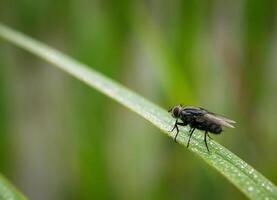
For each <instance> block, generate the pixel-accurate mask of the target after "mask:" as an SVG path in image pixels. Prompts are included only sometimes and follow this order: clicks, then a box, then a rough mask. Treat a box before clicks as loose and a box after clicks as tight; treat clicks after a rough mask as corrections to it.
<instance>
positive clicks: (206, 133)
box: [204, 131, 210, 152]
mask: <svg viewBox="0 0 277 200" xmlns="http://www.w3.org/2000/svg"><path fill="white" fill-rule="evenodd" d="M207 135H208V137H209V134H208V131H205V136H204V141H205V145H206V148H207V150H208V152H210V151H209V147H208V144H207Z"/></svg>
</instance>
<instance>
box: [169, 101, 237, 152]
mask: <svg viewBox="0 0 277 200" xmlns="http://www.w3.org/2000/svg"><path fill="white" fill-rule="evenodd" d="M168 112H170V113H171V115H172V117H174V118H175V119H176V121H175V124H174V127H173V128H172V130H171V131H170V132H172V131H174V129H176V130H177V133H176V135H175V137H174V141H175V142H176V139H177V136H178V133H179V127H178V126H187V125H189V126H190V130H189V140H188V143H187V147H189V143H190V138H191V136H192V134H193V132H194V130H195V129H199V130H202V131H205V135H204V142H205V145H206V148H207V150H208V152H209V147H208V144H207V136H208V137H210V136H209V133H212V134H220V133H221V132H222V127H228V128H235V127H234V126H233V125H232V124H234V123H236V122H235V121H233V120H230V119H227V118H225V117H223V116H220V115H217V114H215V113H212V112H209V111H207V110H205V109H204V108H198V107H192V106H182V105H177V106H174V107H172V108H171V109H169V110H168ZM178 119H180V120H181V121H182V122H178Z"/></svg>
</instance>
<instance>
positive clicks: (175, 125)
mask: <svg viewBox="0 0 277 200" xmlns="http://www.w3.org/2000/svg"><path fill="white" fill-rule="evenodd" d="M177 123H178V119H176V121H175V124H174V126H173V128H172V129H171V130H170V131H169V132H172V131H174V129H175V128H177V131H178V127H177Z"/></svg>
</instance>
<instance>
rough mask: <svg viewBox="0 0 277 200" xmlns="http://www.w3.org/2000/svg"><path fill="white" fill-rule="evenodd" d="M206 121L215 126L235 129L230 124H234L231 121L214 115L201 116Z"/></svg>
mask: <svg viewBox="0 0 277 200" xmlns="http://www.w3.org/2000/svg"><path fill="white" fill-rule="evenodd" d="M203 117H204V118H206V119H207V120H210V121H213V122H214V123H216V124H219V125H222V126H225V127H228V128H235V127H234V126H233V125H232V124H234V123H236V122H235V121H233V120H230V119H227V118H225V117H222V116H219V115H214V114H212V113H207V114H205V115H204V116H203Z"/></svg>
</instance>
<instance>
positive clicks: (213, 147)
mask: <svg viewBox="0 0 277 200" xmlns="http://www.w3.org/2000/svg"><path fill="white" fill-rule="evenodd" d="M0 37H2V38H3V39H5V40H7V41H9V42H11V43H13V44H15V45H17V46H19V47H21V48H23V49H25V50H27V51H29V52H31V53H33V54H35V55H37V56H39V57H41V58H42V59H44V60H46V61H48V62H50V63H52V64H53V65H54V66H56V67H58V68H60V69H62V70H64V71H65V72H67V73H69V74H71V75H72V76H74V77H76V78H77V79H79V80H81V81H83V82H85V83H86V84H88V85H89V86H91V87H93V88H95V89H97V90H98V91H100V92H101V93H103V94H105V95H107V96H109V97H111V98H112V99H114V100H115V101H117V102H119V103H120V104H122V105H124V106H125V107H127V108H129V109H130V110H132V111H134V112H136V113H137V114H139V115H140V116H142V117H143V118H145V119H146V120H148V121H149V122H150V123H152V124H153V125H155V126H156V127H157V128H159V129H161V130H162V132H164V133H165V134H166V135H168V136H170V137H174V133H170V132H168V130H170V129H171V128H172V126H173V124H174V121H175V120H174V119H173V118H172V117H171V116H170V115H169V114H168V113H167V111H166V110H165V109H162V108H160V107H159V106H157V105H155V104H153V103H152V102H150V101H148V100H146V99H145V98H143V97H141V96H139V95H138V94H136V93H135V92H133V91H131V90H129V89H127V88H126V87H124V86H122V85H120V84H119V83H117V82H115V81H113V80H111V79H109V78H107V77H105V76H104V75H102V74H100V73H99V72H97V71H94V70H92V69H90V68H89V67H87V66H86V65H84V64H81V63H79V62H77V61H76V60H74V59H72V58H70V57H68V56H66V55H64V54H62V53H61V52H59V51H57V50H55V49H52V48H50V47H48V46H46V45H44V44H42V43H40V42H38V41H36V40H34V39H31V38H29V37H27V36H25V35H23V34H21V33H19V32H16V31H14V30H12V29H10V28H8V27H6V26H4V25H1V24H0ZM187 141H188V129H187V128H186V127H185V128H182V129H181V131H180V134H179V137H178V142H179V143H180V144H182V145H183V146H186V143H187ZM208 143H209V144H208V145H209V147H210V153H207V150H206V147H205V145H204V143H203V134H202V133H200V132H197V131H196V133H195V134H194V135H193V137H192V139H191V146H190V148H189V150H191V151H192V152H194V153H195V154H197V155H198V156H200V157H201V158H202V159H203V160H204V161H206V162H207V163H208V164H209V165H210V166H211V167H213V168H215V169H216V170H218V171H219V172H220V173H221V174H222V175H223V176H225V177H226V178H227V179H228V180H229V181H230V182H231V183H233V184H234V185H235V186H236V187H237V188H238V189H239V190H240V191H242V192H243V193H244V194H245V195H246V196H247V197H249V198H250V199H277V188H276V186H275V185H274V184H273V183H271V182H270V181H269V180H268V179H267V178H265V177H264V176H263V175H262V174H260V173H259V172H258V171H256V170H255V169H254V168H253V167H251V166H250V165H248V164H247V163H246V162H244V161H243V160H241V159H240V158H239V157H237V156H236V155H234V154H233V153H232V152H230V151H229V150H227V149H226V148H224V147H223V146H221V145H220V144H218V143H216V142H215V141H211V140H209V141H208Z"/></svg>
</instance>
